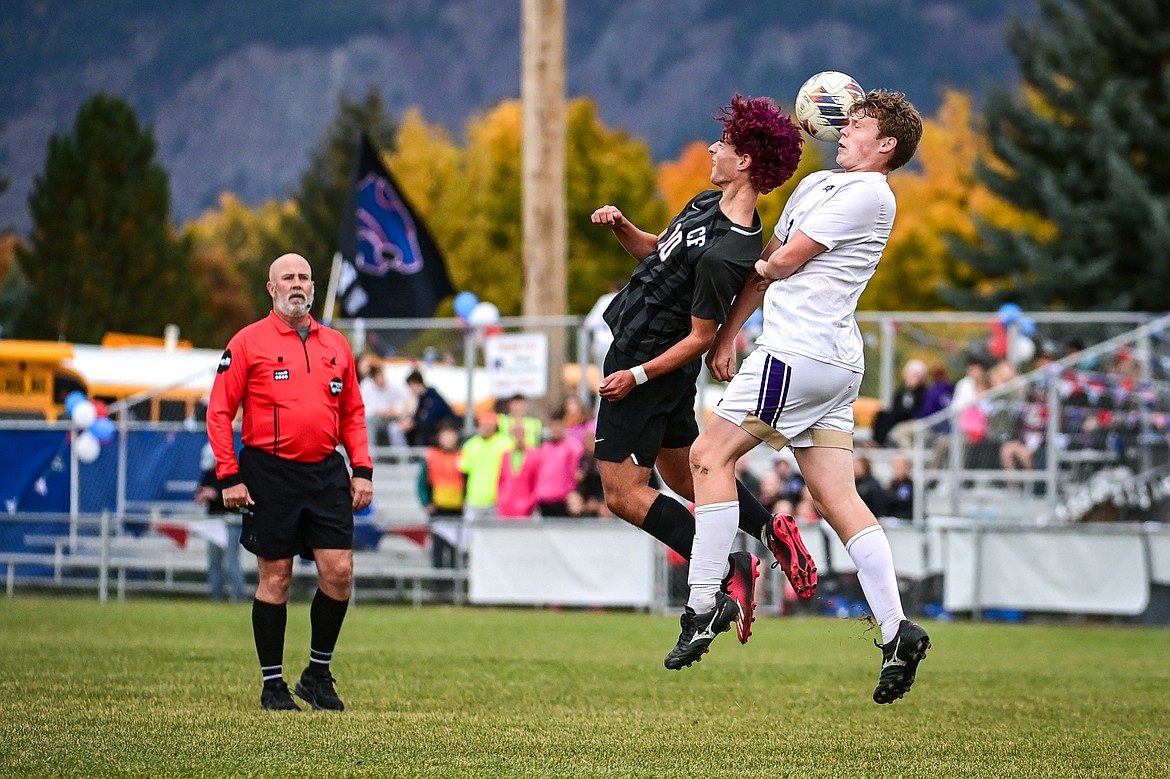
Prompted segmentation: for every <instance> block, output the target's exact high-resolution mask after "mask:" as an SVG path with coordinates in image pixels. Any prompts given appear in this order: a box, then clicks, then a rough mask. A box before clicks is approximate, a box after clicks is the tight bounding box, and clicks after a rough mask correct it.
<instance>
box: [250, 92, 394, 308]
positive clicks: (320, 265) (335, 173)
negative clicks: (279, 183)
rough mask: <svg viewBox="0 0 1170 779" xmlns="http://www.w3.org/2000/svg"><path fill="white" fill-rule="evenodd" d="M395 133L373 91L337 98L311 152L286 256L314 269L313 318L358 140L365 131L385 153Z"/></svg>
mask: <svg viewBox="0 0 1170 779" xmlns="http://www.w3.org/2000/svg"><path fill="white" fill-rule="evenodd" d="M397 129H398V127H397V123H396V122H395V121H394V120H392V119H391V118H390V117H389V116H388V115H387V114H386V111H385V109H384V108H383V106H382V97H381V95H380V94H379V93H378V91H377V90H376V89H371V90H370V91H369V92H368V93H366V96H365V97H364V98H362V99H361V100H358V101H355V100H351V99H350V98H349V97H348V96H347V95H342V96H341V100H340V103H339V105H338V109H337V115H336V116H335V117H334V118H333V121H332V122H331V123H330V124H329V126H328V127H327V128H326V130H325V132H324V135H323V138H322V140H321V142H320V144H319V145H318V146H317V147H316V148H315V150H314V151H313V153H312V155H311V157H310V159H309V168H308V170H306V171H305V173H304V175H302V176H301V181H300V187H299V188H298V190H297V192H296V193H295V194H294V195H293V200H294V201H295V203H296V206H297V208H296V215H295V216H293V217H292V220H291V223H290V224H289V225H288V229H287V230H286V233H287V235H289V236H290V238H291V239H292V240H293V245H292V246H289V247H288V248H287V249H286V251H292V252H296V253H297V254H300V255H303V256H304V257H305V259H307V260H308V261H309V265H311V266H312V268H313V279H314V281H315V282H316V286H317V291H316V302H315V303H314V304H313V311H314V314H315V315H319V314H320V311H321V310H322V308H323V306H324V304H325V294H326V291H327V289H328V285H329V272H330V270H331V268H332V266H333V255H334V253H335V252H336V251H337V249H338V238H339V237H340V235H341V224H342V217H343V214H344V212H345V209H346V208H348V207H350V205H351V197H352V193H353V186H354V172H355V170H356V167H357V150H358V139H359V138H360V137H361V134H362V132H363V131H364V132H365V133H366V134H368V135H369V136H370V140H371V141H373V143H374V146H375V147H376V148H377V149H378V150H379V151H383V152H388V151H391V150H392V148H393V143H394V137H395V134H396V132H397ZM272 259H276V258H275V257H273V258H272Z"/></svg>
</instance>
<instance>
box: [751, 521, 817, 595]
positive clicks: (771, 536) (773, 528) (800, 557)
mask: <svg viewBox="0 0 1170 779" xmlns="http://www.w3.org/2000/svg"><path fill="white" fill-rule="evenodd" d="M764 533H765V535H766V536H767V542H768V549H770V550H771V551H772V554H774V555H776V562H774V563H772V567H773V568H775V567H776V566H777V565H779V566H780V569H781V570H782V571H784V575H785V576H787V577H788V581H789V582H790V583H791V584H792V589H794V590H796V595H797V597H799V598H801V599H802V600H808V599H809V598H811V597H812V596H813V594H814V593H816V591H817V566H816V563H814V562H813V559H812V555H810V554H809V553H808V549H806V548H805V546H804V541H802V540H801V538H800V531H799V530H798V529H797V527H796V521H795V520H794V519H793V518H792V517H790V516H789V515H787V514H777V515H775V516H774V517H772V522H771V524H769V525H768V526H767V527H766V528H765V530H764Z"/></svg>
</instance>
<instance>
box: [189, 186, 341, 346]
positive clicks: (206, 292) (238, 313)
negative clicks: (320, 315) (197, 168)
mask: <svg viewBox="0 0 1170 779" xmlns="http://www.w3.org/2000/svg"><path fill="white" fill-rule="evenodd" d="M295 214H296V207H295V206H294V205H293V203H292V202H291V201H285V202H278V201H274V200H271V201H268V202H265V203H262V204H261V205H260V206H258V207H256V208H254V209H253V208H249V207H248V206H247V205H246V204H245V203H243V202H242V201H241V200H240V199H239V198H238V197H236V196H235V195H232V194H228V193H224V194H223V195H221V196H220V198H219V207H218V208H217V209H211V210H208V211H205V212H204V213H203V214H202V215H201V216H200V217H199V219H197V220H196V221H194V222H191V223H190V224H188V225H187V226H186V228H185V234H186V236H187V237H188V238H189V240H190V241H191V245H192V247H193V251H194V254H193V255H192V261H193V263H194V267H195V271H196V277H197V279H198V282H199V293H200V299H201V301H202V306H203V309H204V310H205V311H206V312H207V313H208V314H209V315H210V318H211V319H212V321H213V322H214V329H213V332H212V334H211V335H212V338H213V343H216V344H220V343H227V341H228V339H230V338H231V336H232V334H233V333H235V331H236V330H238V329H240V327H242V326H244V325H246V324H248V323H249V322H253V321H255V320H256V319H259V318H260V317H263V316H265V315H266V313H267V312H268V310H269V309H270V308H271V307H272V299H271V297H269V295H268V289H267V287H266V286H265V281H267V279H268V266H269V265H270V264H271V263H272V261H273V260H274V259H276V258H277V257H278V256H279V255H280V254H282V253H284V252H286V251H288V250H289V248H288V247H289V241H288V239H287V237H286V236H285V229H286V226H287V225H288V224H289V222H291V220H292V219H293V217H294V216H295ZM323 290H324V286H321V287H320V288H319V290H318V293H319V294H321V293H322V292H323Z"/></svg>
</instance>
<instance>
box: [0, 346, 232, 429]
mask: <svg viewBox="0 0 1170 779" xmlns="http://www.w3.org/2000/svg"><path fill="white" fill-rule="evenodd" d="M219 357H220V352H219V351H216V350H214V349H195V348H192V347H191V345H190V344H189V343H187V342H182V341H177V340H173V339H172V340H171V341H170V342H168V341H166V340H164V339H161V338H146V337H140V336H127V335H122V334H118V333H111V334H109V335H107V336H106V337H105V338H104V339H103V341H102V343H101V344H100V345H92V344H71V343H61V342H56V341H18V340H3V339H0V418H7V419H44V420H47V421H52V420H55V419H61V418H64V416H65V397H66V396H67V395H68V394H69V393H70V392H74V391H81V392H83V393H85V394H86V395H87V396H88V397H89V398H90V400H94V401H99V400H100V401H103V402H105V403H106V404H107V405H108V404H113V403H115V402H117V401H123V400H127V399H132V406H131V408H130V413H131V415H132V417H133V418H135V419H140V420H152V421H182V420H186V419H194V418H201V414H202V409H203V405H204V403H205V401H206V398H207V396H208V394H209V393H210V392H211V383H212V380H213V379H214V378H215V369H216V366H217V365H218V364H219Z"/></svg>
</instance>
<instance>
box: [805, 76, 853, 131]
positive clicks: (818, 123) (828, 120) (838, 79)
mask: <svg viewBox="0 0 1170 779" xmlns="http://www.w3.org/2000/svg"><path fill="white" fill-rule="evenodd" d="M863 97H865V90H863V89H862V88H861V85H860V84H858V83H857V81H856V80H855V79H854V78H853V77H852V76H848V75H846V74H844V73H840V72H838V71H836V70H825V71H822V72H820V73H818V74H816V75H815V76H813V77H812V78H810V79H809V80H808V81H806V82H804V84H802V85H801V87H800V90H799V91H797V93H796V109H795V114H796V122H797V124H799V125H800V126H801V127H802V128H804V131H805V132H806V133H808V134H809V135H811V136H812V137H814V138H816V139H817V140H818V141H836V140H838V139H840V137H841V128H842V127H844V126H845V125H846V124H848V123H849V107H850V106H852V105H853V103H854V101H857V100H860V99H861V98H863Z"/></svg>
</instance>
